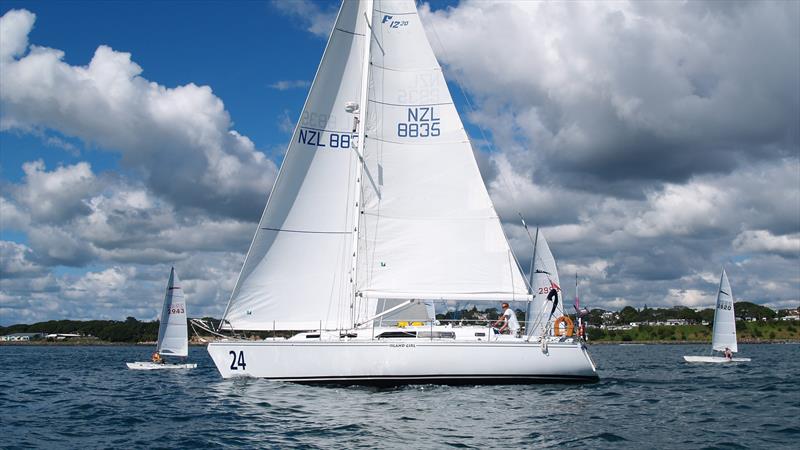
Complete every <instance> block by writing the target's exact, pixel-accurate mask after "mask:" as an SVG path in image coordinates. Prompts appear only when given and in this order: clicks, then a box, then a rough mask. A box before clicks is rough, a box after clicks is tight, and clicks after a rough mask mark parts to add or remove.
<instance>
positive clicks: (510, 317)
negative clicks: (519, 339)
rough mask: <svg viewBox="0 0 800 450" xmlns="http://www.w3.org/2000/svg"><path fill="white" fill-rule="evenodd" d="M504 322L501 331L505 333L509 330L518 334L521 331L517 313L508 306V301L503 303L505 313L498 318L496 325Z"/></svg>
mask: <svg viewBox="0 0 800 450" xmlns="http://www.w3.org/2000/svg"><path fill="white" fill-rule="evenodd" d="M501 323H502V324H503V326H502V327H500V332H501V333H503V332H505V331H506V330H508V331H509V332H510V333H511V334H513V335H517V334H518V333H519V322H518V321H517V315H516V314H514V311H512V310H511V308H509V307H508V303H503V314H502V315H501V316H500V318H499V319H497V322H495V323H494V326H498V325H500V324H501Z"/></svg>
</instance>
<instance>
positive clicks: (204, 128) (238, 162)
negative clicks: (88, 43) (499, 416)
mask: <svg viewBox="0 0 800 450" xmlns="http://www.w3.org/2000/svg"><path fill="white" fill-rule="evenodd" d="M34 21H35V16H34V15H33V14H31V13H29V12H27V11H18V10H14V11H9V12H8V13H6V14H5V15H4V16H3V17H2V18H0V28H2V29H3V33H4V34H3V44H2V49H1V50H0V58H2V59H0V105H2V114H1V115H0V130H11V129H16V130H22V131H34V132H35V131H36V130H41V129H52V130H55V131H57V132H58V133H61V134H63V135H65V136H71V137H76V138H79V139H81V140H83V141H84V142H86V143H89V144H92V145H96V146H98V147H99V148H101V149H107V150H109V151H114V152H119V153H120V154H121V155H122V163H123V164H124V165H126V166H128V167H131V168H134V169H137V170H139V171H141V173H142V174H143V175H144V177H145V179H146V180H147V183H148V185H149V187H150V188H151V189H152V190H153V191H154V192H155V193H157V194H158V195H161V196H164V197H165V198H168V199H170V200H171V201H172V202H173V203H174V204H175V205H176V206H177V207H179V208H183V207H192V208H200V209H204V210H207V211H211V212H214V213H217V214H221V215H228V216H233V217H238V218H249V219H253V218H254V217H257V215H258V211H257V210H254V209H253V208H252V205H253V204H259V203H262V202H263V199H264V194H265V193H266V192H268V190H269V188H270V186H271V183H272V181H273V179H274V177H275V174H276V166H275V164H274V163H273V162H272V161H270V160H268V159H267V158H266V157H265V156H264V154H263V153H261V152H259V151H258V150H257V149H256V148H255V145H254V144H253V142H252V141H251V140H250V139H248V138H247V137H246V136H242V135H241V134H239V133H237V132H236V131H235V130H233V129H232V128H231V125H232V123H231V119H230V117H229V115H228V112H227V111H226V110H225V107H224V105H223V102H222V100H221V99H219V98H218V97H216V96H215V95H214V93H213V92H212V90H211V88H210V87H208V86H197V85H195V84H192V83H190V84H187V85H184V86H177V87H174V88H169V87H166V86H162V85H159V84H157V83H155V82H152V81H148V80H146V79H145V78H143V77H142V76H141V73H142V68H141V67H140V66H139V65H138V64H136V63H135V62H133V61H132V59H131V55H130V54H129V53H124V52H118V51H115V50H114V49H112V48H110V47H108V46H105V45H101V46H99V47H98V48H97V50H96V51H95V54H94V56H93V57H92V59H91V61H89V64H88V65H86V66H72V65H69V64H67V63H65V62H64V60H63V59H64V53H63V52H62V51H60V50H57V49H52V48H45V47H39V46H35V45H32V46H28V44H27V42H28V34H29V33H30V31H31V29H32V27H33V23H34Z"/></svg>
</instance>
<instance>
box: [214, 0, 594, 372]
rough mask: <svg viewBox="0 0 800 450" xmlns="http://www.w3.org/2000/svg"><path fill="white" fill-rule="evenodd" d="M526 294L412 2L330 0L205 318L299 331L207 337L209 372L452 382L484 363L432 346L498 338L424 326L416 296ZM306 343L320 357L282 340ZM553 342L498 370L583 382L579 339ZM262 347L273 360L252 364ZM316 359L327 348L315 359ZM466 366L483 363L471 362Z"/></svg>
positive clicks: (235, 326)
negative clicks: (288, 125)
mask: <svg viewBox="0 0 800 450" xmlns="http://www.w3.org/2000/svg"><path fill="white" fill-rule="evenodd" d="M531 298H532V294H531V291H530V288H529V286H528V283H527V282H526V279H525V277H524V276H523V274H522V270H521V269H520V267H519V265H518V263H517V260H516V258H515V256H514V254H513V252H512V251H511V247H510V246H509V244H508V241H507V240H506V237H505V234H504V232H503V229H502V226H501V223H500V219H499V217H498V215H497V212H496V211H495V209H494V206H493V204H492V201H491V199H490V197H489V194H488V192H487V190H486V187H485V185H484V184H483V180H482V178H481V175H480V173H479V171H478V165H477V163H476V161H475V158H474V156H473V151H472V147H471V144H470V141H469V138H468V137H467V134H466V131H465V130H464V126H463V124H462V122H461V119H460V118H459V116H458V112H457V111H456V108H455V105H454V104H453V100H452V98H451V96H450V92H449V90H448V88H447V83H446V81H445V79H444V76H443V74H442V69H441V66H440V65H439V63H438V62H437V60H436V57H435V55H434V53H433V51H432V49H431V46H430V44H429V43H428V40H427V37H426V35H425V30H424V29H423V27H422V23H421V21H420V18H419V16H418V14H417V10H416V6H415V4H414V1H413V0H374V1H372V0H363V1H356V0H345V1H344V2H343V3H342V6H341V8H340V10H339V13H338V16H337V19H336V22H335V24H334V27H333V30H332V31H331V35H330V38H329V40H328V44H327V47H326V48H325V51H324V53H323V56H322V61H321V63H320V65H319V68H318V69H317V73H316V76H315V78H314V81H313V83H312V85H311V89H310V91H309V95H308V98H307V99H306V103H305V105H304V107H303V111H302V113H301V117H300V120H299V121H298V124H297V127H296V129H295V131H294V133H293V135H292V140H291V143H290V144H289V148H288V151H287V154H286V157H285V158H284V161H283V164H282V166H281V169H280V172H279V175H278V177H277V180H276V182H275V185H274V187H273V190H272V193H271V194H270V198H269V200H268V202H267V205H266V208H265V209H264V212H263V214H262V217H261V220H260V222H259V225H258V229H257V231H256V234H255V237H254V239H253V242H252V244H251V246H250V249H249V251H248V253H247V256H246V258H245V262H244V266H243V268H242V271H241V273H240V274H239V278H238V279H237V282H236V285H235V287H234V290H233V293H232V295H231V298H230V300H229V302H228V305H227V307H226V309H225V313H224V315H223V320H222V323H221V326H220V329H221V330H256V331H273V330H295V331H306V333H299V334H297V335H296V336H294V337H292V338H290V339H289V340H288V341H286V342H284V341H280V340H273V341H265V342H262V343H255V344H254V343H242V342H240V341H235V340H230V341H222V342H214V343H211V344H210V345H209V348H208V350H209V353H210V354H211V356H212V358H213V359H214V361H215V363H216V365H217V368H218V369H219V370H220V373H221V374H222V375H223V376H224V377H226V378H227V377H230V376H241V375H244V376H259V377H266V378H274V379H282V380H292V381H301V380H309V379H313V381H330V380H345V381H347V382H354V381H364V380H375V379H376V378H380V379H391V380H395V381H398V380H399V381H402V380H406V381H408V380H418V379H424V380H445V381H446V380H452V379H454V378H458V379H460V380H463V379H465V377H466V376H467V375H469V376H473V377H475V376H476V375H475V374H476V373H477V374H480V373H481V372H482V371H485V370H486V367H491V364H485V363H486V360H482V358H481V357H480V356H477V355H472V356H469V353H467V354H464V355H462V356H463V357H464V358H465V359H467V360H473V361H474V362H472V363H469V364H467V365H466V366H464V367H462V368H461V369H458V366H459V364H462V363H457V364H455V365H453V364H451V365H442V364H445V362H444V360H446V359H447V358H443V357H442V356H440V355H442V354H443V353H442V352H449V350H447V349H446V348H443V347H441V345H443V343H442V342H440V340H441V339H443V337H444V338H445V339H457V336H460V337H467V336H468V337H469V339H470V340H471V341H474V342H476V343H477V341H481V342H482V344H485V343H486V342H488V341H490V340H497V339H498V338H497V337H496V336H494V334H493V332H492V331H491V329H487V328H485V327H484V328H481V329H480V330H475V329H467V330H460V331H458V332H456V331H454V330H453V329H451V328H447V329H446V330H445V328H446V327H442V326H439V325H436V323H435V320H434V319H435V317H434V314H433V311H432V305H433V303H432V302H434V301H470V302H491V303H493V304H494V305H497V304H498V303H499V302H503V301H520V302H529V301H530V299H531ZM404 308H406V309H407V311H406V310H404ZM401 311H402V312H403V314H400V312H401ZM413 311H416V312H413ZM409 315H411V316H409ZM412 316H413V317H418V318H419V322H424V326H422V327H420V326H419V322H416V320H417V319H416V318H414V319H411V320H412V321H411V322H410V323H407V322H408V320H407V319H408V317H412ZM387 323H388V324H389V325H390V326H389V327H388V328H387V326H386V325H387ZM415 324H416V325H415ZM401 328H402V329H401ZM308 330H314V331H313V332H311V333H309V332H308ZM462 331H463V333H462ZM390 336H391V337H392V338H398V337H402V338H403V339H405V338H413V339H416V338H419V337H422V336H426V337H427V338H428V339H429V340H428V341H427V342H426V343H425V346H427V347H429V348H427V347H426V348H425V349H424V350H422V348H423V345H422V343H421V342H416V341H415V342H414V345H413V346H412V345H408V346H406V345H407V344H411V343H410V342H408V343H404V344H403V346H404V348H415V349H416V351H415V354H417V355H418V356H419V357H420V358H418V360H417V361H415V362H413V363H409V362H403V358H395V357H394V356H392V355H391V354H390V353H387V352H389V351H390V350H389V347H386V342H385V341H383V340H381V339H385V338H387V337H390ZM434 338H437V339H434ZM307 339H315V340H317V342H315V344H314V345H316V346H322V347H324V348H325V350H324V352H323V350H322V348H318V351H319V352H320V353H317V352H315V351H313V350H310V349H308V352H306V350H304V349H305V347H302V346H298V345H296V343H290V342H289V341H294V340H297V341H300V342H303V343H310V342H311V341H308V340H307ZM514 339H517V340H518V341H519V342H518V343H520V344H524V343H528V342H527V341H525V340H524V339H521V338H520V337H514ZM353 340H356V341H362V340H364V342H360V343H359V344H358V345H355V344H354V343H353V342H352V341H353ZM515 342H516V341H515ZM447 343H448V344H450V343H452V342H450V341H448V342H447ZM434 344H435V345H434ZM529 344H530V343H529ZM530 345H533V344H530ZM490 347H491V346H487V347H486V350H488V349H489V348H490ZM568 347H569V349H568V350H564V351H563V352H562V353H563V355H565V356H564V357H563V358H564V365H563V366H561V365H559V363H557V362H556V363H555V365H553V364H550V363H548V364H547V365H548V367H536V368H535V369H534V368H532V367H531V366H528V367H527V369H522V368H520V369H519V370H516V369H515V370H512V371H511V372H514V374H513V376H514V377H517V376H519V377H522V378H524V379H534V378H536V379H543V378H546V377H550V376H553V377H563V378H565V379H591V380H594V379H596V373H595V371H594V367H593V365H592V364H591V362H590V360H589V358H588V355H587V354H586V353H585V349H584V348H583V347H582V346H581V345H580V344H578V343H577V342H575V343H570V345H569V346H568ZM392 348H394V347H392ZM448 348H449V347H448ZM466 348H467V349H468V348H469V346H467V347H466ZM519 348H520V349H521V348H522V347H519ZM550 349H551V352H553V351H554V347H552V346H551V347H550ZM459 351H462V350H459ZM459 351H456V352H450V353H449V357H455V355H456V354H458V352H459ZM467 351H468V350H467ZM481 351H483V349H482V350H481ZM501 353H502V352H498V353H497V355H496V356H495V355H494V354H492V356H491V357H490V359H494V358H498V357H502V356H501ZM532 353H533V352H532ZM539 353H540V354H541V353H542V352H539ZM231 354H234V355H235V356H236V360H235V361H233V362H231V361H229V360H228V358H230V355H231ZM247 354H250V355H254V356H255V357H256V358H258V359H257V360H256V361H257V362H246V363H244V365H242V366H240V365H239V355H242V356H243V358H242V361H246V360H247V358H248V356H247ZM422 355H424V356H422ZM567 355H568V356H567ZM249 358H251V361H252V358H253V356H251V357H249ZM264 358H266V359H270V360H272V361H280V362H281V364H278V365H276V364H272V365H266V363H264V365H263V366H261V367H257V365H258V364H261V363H259V362H258V361H260V360H262V359H264ZM326 358H333V359H332V360H331V361H330V363H329V364H325V363H324V362H325V361H326ZM508 358H512V359H513V357H511V356H509V355H507V356H506V359H508ZM266 359H264V360H266ZM550 360H551V361H554V362H555V361H560V360H561V357H558V358H550ZM345 361H350V362H351V364H350V365H346V364H345ZM382 361H385V362H382ZM477 361H483V362H482V363H481V364H482V365H484V367H483V368H476V367H475V365H476V364H477ZM526 364H532V360H531V361H528V362H526ZM448 370H456V372H458V371H459V370H460V371H461V372H459V373H452V374H448V373H447V371H448ZM409 371H411V372H409ZM517 372H519V373H517ZM541 374H544V376H543V377H538V378H537V376H538V375H541ZM509 376H512V375H509V374H499V375H498V374H493V373H492V374H481V375H479V376H478V378H479V379H485V380H489V379H498V378H499V379H508V377H509ZM381 377H382V378H381Z"/></svg>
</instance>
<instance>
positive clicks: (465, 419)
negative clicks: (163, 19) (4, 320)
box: [0, 345, 800, 448]
mask: <svg viewBox="0 0 800 450" xmlns="http://www.w3.org/2000/svg"><path fill="white" fill-rule="evenodd" d="M148 350H149V348H146V347H27V346H26V347H21V346H20V347H17V346H11V347H10V346H2V347H0V367H1V368H2V369H0V371H1V372H0V423H2V424H3V438H2V444H0V446H2V447H15V446H34V447H70V448H79V447H80V448H97V447H112V446H114V447H116V446H123V445H124V446H134V447H153V446H163V447H173V448H188V447H218V446H234V447H276V448H286V447H319V448H331V447H335V448H340V447H346V448H359V447H361V448H378V447H381V448H386V447H410V446H416V447H424V448H449V447H464V448H486V447H490V448H495V447H532V446H536V447H547V446H553V447H559V448H561V447H593V448H612V447H619V446H620V445H622V444H633V445H638V446H644V447H703V446H731V445H742V446H745V447H764V446H770V447H788V446H793V445H794V444H795V443H796V440H797V439H798V437H800V426H799V425H798V423H797V417H800V401H799V400H800V399H799V398H798V387H800V381H799V380H798V376H797V373H798V368H800V364H798V360H797V356H798V346H796V345H743V346H742V354H743V355H744V356H748V357H752V358H753V362H751V363H745V364H726V365H690V364H687V363H684V362H683V361H682V356H683V355H685V354H698V353H697V352H702V351H703V350H704V347H702V346H681V345H674V346H669V345H652V346H650V345H648V346H593V347H592V349H591V353H592V356H593V358H594V359H595V361H596V362H597V364H598V366H599V367H598V370H599V374H600V377H601V380H600V382H599V383H596V384H586V385H555V384H554V385H530V386H433V385H424V386H407V387H397V388H383V389H380V388H367V387H351V388H347V387H321V386H304V385H295V384H290V383H278V382H270V381H265V380H253V379H237V380H222V379H221V378H220V377H219V375H218V374H217V372H216V369H215V368H214V366H213V363H212V362H211V360H210V359H209V358H208V356H207V354H206V353H205V349H203V348H192V349H191V356H190V359H191V360H192V361H194V362H197V363H198V368H197V369H195V370H189V371H153V372H150V371H131V370H127V369H126V368H125V362H127V361H134V360H141V359H142V358H147V355H148V354H149V352H148Z"/></svg>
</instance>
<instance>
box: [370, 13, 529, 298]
mask: <svg viewBox="0 0 800 450" xmlns="http://www.w3.org/2000/svg"><path fill="white" fill-rule="evenodd" d="M372 23H373V27H372V31H373V35H374V39H375V42H374V43H373V45H372V46H371V53H372V55H371V61H372V65H371V66H370V85H369V91H368V96H369V107H368V120H367V138H366V150H365V155H364V159H365V173H366V177H365V178H367V180H368V182H367V183H365V184H364V188H363V203H364V213H363V214H362V216H361V219H362V220H361V223H362V225H361V229H362V231H363V233H362V235H361V238H362V241H361V242H360V248H359V260H358V263H359V271H358V276H357V283H358V290H359V292H360V293H361V294H362V295H364V296H365V297H371V298H395V299H400V298H416V299H451V300H461V299H464V300H467V299H474V300H481V299H484V300H526V299H528V298H529V296H528V288H527V285H526V283H525V279H524V277H523V276H522V273H521V271H520V270H519V267H518V265H517V263H516V260H515V258H514V256H513V254H512V252H511V249H510V248H509V245H508V242H507V240H506V238H505V235H504V234H503V230H502V227H501V225H500V220H499V218H498V216H497V213H496V212H495V210H494V206H493V205H492V202H491V199H490V198H489V195H488V193H487V191H486V187H485V186H484V184H483V180H482V178H481V175H480V172H479V171H478V166H477V163H476V161H475V157H474V155H473V153H472V147H471V145H470V143H469V140H468V138H467V134H466V132H465V130H464V126H463V124H462V123H461V119H460V118H459V116H458V112H457V111H456V108H455V106H454V104H453V100H452V98H451V97H450V92H449V90H448V88H447V84H446V83H445V79H444V76H443V74H442V70H441V67H440V66H439V64H438V62H437V61H436V57H435V56H434V54H433V51H432V49H431V46H430V44H429V43H428V40H427V38H426V36H425V30H424V29H423V27H422V23H421V22H420V18H419V16H418V14H417V10H416V7H415V5H414V2H413V1H412V0H394V1H388V0H376V1H375V9H374V12H373V15H372Z"/></svg>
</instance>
